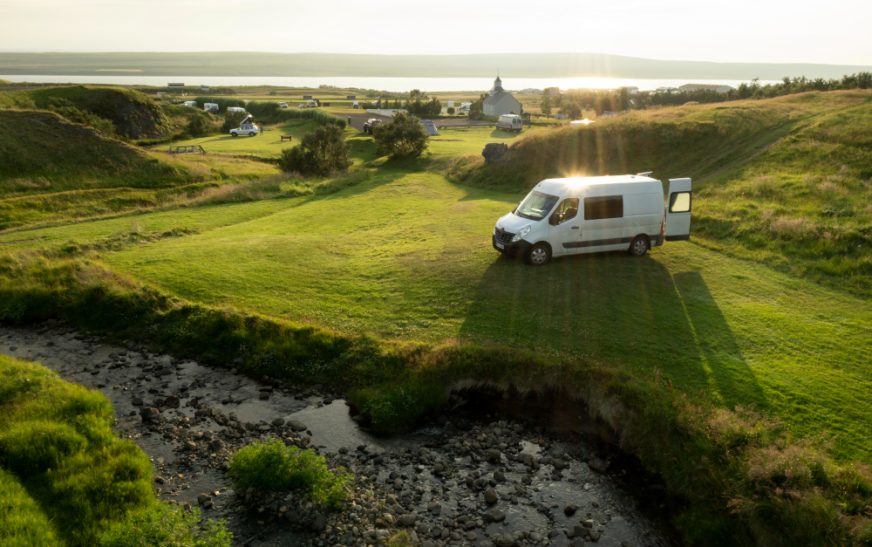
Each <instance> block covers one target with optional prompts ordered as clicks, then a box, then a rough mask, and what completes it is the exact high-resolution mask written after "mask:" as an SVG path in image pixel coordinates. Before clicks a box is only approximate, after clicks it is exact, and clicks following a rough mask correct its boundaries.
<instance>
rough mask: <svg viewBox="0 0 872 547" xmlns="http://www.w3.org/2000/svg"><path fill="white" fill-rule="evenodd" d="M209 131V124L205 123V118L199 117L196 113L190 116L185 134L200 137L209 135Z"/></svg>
mask: <svg viewBox="0 0 872 547" xmlns="http://www.w3.org/2000/svg"><path fill="white" fill-rule="evenodd" d="M209 129H210V127H209V122H208V121H207V118H206V116H203V115H200V113H199V112H198V113H197V114H194V115H193V116H191V120H190V121H189V122H188V126H187V128H186V129H185V132H186V133H187V134H188V135H190V136H192V137H202V136H203V135H207V134H208V133H209Z"/></svg>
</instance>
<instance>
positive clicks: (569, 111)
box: [560, 101, 581, 120]
mask: <svg viewBox="0 0 872 547" xmlns="http://www.w3.org/2000/svg"><path fill="white" fill-rule="evenodd" d="M560 111H561V112H562V113H563V115H564V116H565V117H567V118H569V119H570V120H577V119H578V118H580V117H581V106H580V105H579V104H578V103H575V102H572V103H570V102H567V101H564V102H563V108H561V109H560Z"/></svg>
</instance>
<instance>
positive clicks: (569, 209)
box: [554, 198, 578, 224]
mask: <svg viewBox="0 0 872 547" xmlns="http://www.w3.org/2000/svg"><path fill="white" fill-rule="evenodd" d="M554 212H555V214H556V215H557V224H560V223H562V222H566V221H567V220H570V219H573V218H575V217H576V215H578V198H566V199H564V200H563V201H561V202H560V205H558V206H557V209H556V210H555V211H554Z"/></svg>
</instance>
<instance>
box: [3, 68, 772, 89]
mask: <svg viewBox="0 0 872 547" xmlns="http://www.w3.org/2000/svg"><path fill="white" fill-rule="evenodd" d="M0 80H7V81H10V82H32V83H70V84H120V85H149V86H157V87H164V86H166V85H167V84H168V83H169V82H183V83H184V84H185V85H186V86H200V85H206V86H229V87H238V86H263V85H269V86H277V87H295V88H296V87H309V88H317V87H319V86H322V85H327V86H333V87H338V88H359V89H377V90H382V91H398V92H402V91H410V90H412V89H420V90H422V91H428V92H435V91H483V90H487V89H490V88H491V87H493V76H484V77H481V78H418V77H414V78H377V77H359V76H192V77H184V76H140V75H131V74H130V73H129V72H125V73H123V74H109V73H106V72H101V73H100V74H95V75H86V76H83V75H77V76H61V75H43V74H40V75H27V74H24V75H22V74H15V75H9V76H6V75H3V74H0ZM778 81H779V80H760V81H759V82H760V84H761V85H764V84H767V83H777V82H778ZM691 83H693V84H714V85H728V86H731V87H738V86H739V84H741V83H750V80H702V79H675V78H672V79H653V78H608V77H602V76H592V77H583V76H581V77H571V78H510V77H507V78H505V79H504V80H503V86H504V87H505V88H506V89H507V90H514V91H517V90H521V89H544V88H546V87H559V88H560V89H564V90H565V89H615V88H618V87H623V86H632V87H638V88H639V89H640V90H643V91H645V90H654V89H657V88H660V87H679V86H682V85H684V84H691Z"/></svg>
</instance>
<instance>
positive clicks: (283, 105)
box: [279, 103, 288, 108]
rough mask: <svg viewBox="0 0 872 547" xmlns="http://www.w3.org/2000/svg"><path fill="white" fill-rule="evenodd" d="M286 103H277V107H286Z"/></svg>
mask: <svg viewBox="0 0 872 547" xmlns="http://www.w3.org/2000/svg"><path fill="white" fill-rule="evenodd" d="M287 107H288V103H279V108H287Z"/></svg>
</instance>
